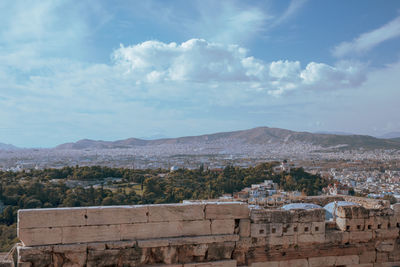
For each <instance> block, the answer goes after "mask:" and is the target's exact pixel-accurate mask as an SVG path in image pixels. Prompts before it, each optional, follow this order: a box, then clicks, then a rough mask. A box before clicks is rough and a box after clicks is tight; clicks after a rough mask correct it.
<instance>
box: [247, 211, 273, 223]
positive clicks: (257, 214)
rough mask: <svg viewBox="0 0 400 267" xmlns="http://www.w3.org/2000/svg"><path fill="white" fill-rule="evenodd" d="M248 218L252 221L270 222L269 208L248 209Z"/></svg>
mask: <svg viewBox="0 0 400 267" xmlns="http://www.w3.org/2000/svg"><path fill="white" fill-rule="evenodd" d="M250 219H251V222H252V223H270V222H271V210H265V209H252V210H250Z"/></svg>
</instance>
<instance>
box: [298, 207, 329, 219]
mask: <svg viewBox="0 0 400 267" xmlns="http://www.w3.org/2000/svg"><path fill="white" fill-rule="evenodd" d="M325 213H326V211H325V209H311V210H297V215H298V222H324V221H325Z"/></svg>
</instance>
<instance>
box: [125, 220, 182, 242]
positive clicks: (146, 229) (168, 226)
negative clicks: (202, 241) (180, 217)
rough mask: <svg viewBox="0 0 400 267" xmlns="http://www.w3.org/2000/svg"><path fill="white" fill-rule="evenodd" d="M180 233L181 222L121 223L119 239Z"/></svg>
mask: <svg viewBox="0 0 400 267" xmlns="http://www.w3.org/2000/svg"><path fill="white" fill-rule="evenodd" d="M181 235H182V223H181V222H178V221H177V222H158V223H135V224H122V225H121V240H130V239H151V238H162V237H175V236H181Z"/></svg>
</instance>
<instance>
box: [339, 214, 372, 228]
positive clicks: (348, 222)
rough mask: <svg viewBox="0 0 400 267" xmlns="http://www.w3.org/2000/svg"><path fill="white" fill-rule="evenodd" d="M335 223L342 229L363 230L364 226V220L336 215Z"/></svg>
mask: <svg viewBox="0 0 400 267" xmlns="http://www.w3.org/2000/svg"><path fill="white" fill-rule="evenodd" d="M336 225H337V227H338V228H339V229H340V230H342V231H363V230H364V228H365V220H364V219H348V218H340V217H337V218H336ZM367 230H369V229H367Z"/></svg>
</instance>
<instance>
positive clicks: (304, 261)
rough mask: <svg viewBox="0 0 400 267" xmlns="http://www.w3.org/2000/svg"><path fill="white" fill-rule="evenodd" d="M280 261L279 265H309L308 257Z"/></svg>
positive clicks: (301, 266) (290, 266) (298, 266)
mask: <svg viewBox="0 0 400 267" xmlns="http://www.w3.org/2000/svg"><path fill="white" fill-rule="evenodd" d="M278 263H279V265H278V266H279V267H308V261H307V259H297V260H287V261H279V262H278ZM267 266H268V265H267Z"/></svg>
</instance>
